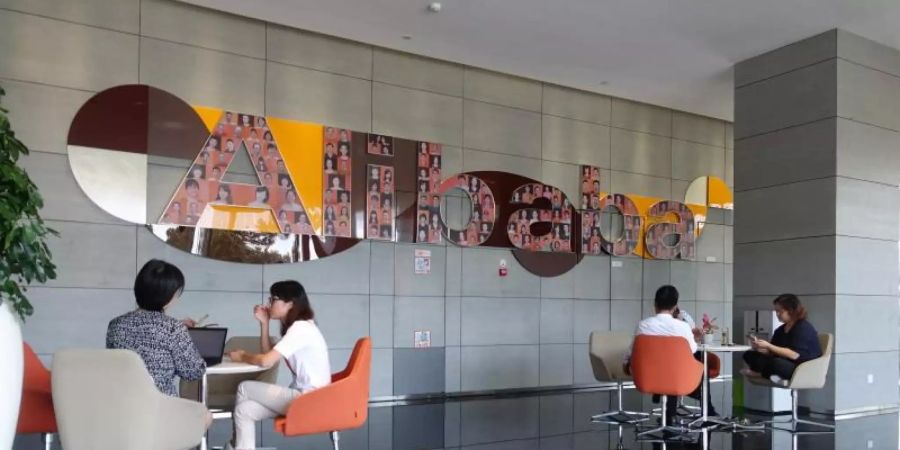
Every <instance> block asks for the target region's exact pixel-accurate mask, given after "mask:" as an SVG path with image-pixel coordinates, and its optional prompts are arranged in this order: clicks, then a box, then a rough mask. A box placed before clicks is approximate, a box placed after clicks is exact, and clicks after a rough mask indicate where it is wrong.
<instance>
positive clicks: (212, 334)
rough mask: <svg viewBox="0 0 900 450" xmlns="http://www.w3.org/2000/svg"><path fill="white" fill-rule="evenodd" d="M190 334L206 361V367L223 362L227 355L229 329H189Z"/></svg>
mask: <svg viewBox="0 0 900 450" xmlns="http://www.w3.org/2000/svg"><path fill="white" fill-rule="evenodd" d="M188 334H190V336H191V340H193V341H194V346H196V347H197V351H198V352H200V356H201V357H202V358H203V360H204V361H206V367H210V366H215V365H216V364H219V363H221V362H222V357H223V356H224V354H225V337H226V336H227V335H228V328H209V327H207V328H188Z"/></svg>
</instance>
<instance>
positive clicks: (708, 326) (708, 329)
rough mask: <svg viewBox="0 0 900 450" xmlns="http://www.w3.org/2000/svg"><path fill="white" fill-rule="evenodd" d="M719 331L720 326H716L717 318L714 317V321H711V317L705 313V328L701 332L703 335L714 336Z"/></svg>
mask: <svg viewBox="0 0 900 450" xmlns="http://www.w3.org/2000/svg"><path fill="white" fill-rule="evenodd" d="M718 329H719V326H718V325H716V317H713V318H712V319H710V318H709V315H707V314H706V313H703V326H702V327H701V328H700V330H701V331H702V332H703V334H713V333H715V332H716V330H718Z"/></svg>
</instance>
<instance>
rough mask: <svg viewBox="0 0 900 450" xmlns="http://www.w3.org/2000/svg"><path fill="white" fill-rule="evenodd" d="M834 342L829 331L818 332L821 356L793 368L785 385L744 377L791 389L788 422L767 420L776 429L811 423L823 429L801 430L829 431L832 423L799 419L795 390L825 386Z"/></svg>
mask: <svg viewBox="0 0 900 450" xmlns="http://www.w3.org/2000/svg"><path fill="white" fill-rule="evenodd" d="M833 344H834V336H833V335H832V334H830V333H821V334H819V346H820V347H821V348H822V356H820V357H818V358H816V359H811V360H809V361H806V362H805V363H802V364H800V365H799V366H797V368H796V369H794V375H793V376H791V379H790V380H789V381H788V382H787V384H786V385H780V384H775V383H772V382H771V381H769V380H768V379H766V378H763V377H746V378H747V380H748V381H750V382H751V383H753V384H757V385H760V386H766V387H775V388H781V389H790V390H791V420H790V422H778V421H774V420H773V421H769V422H768V423H769V424H770V425H771V427H772V428H774V429H776V430H783V431H790V432H792V433H796V432H799V431H801V430H798V426H799V425H803V424H805V425H813V426H817V427H822V428H824V429H823V430H802V432H804V433H815V432H820V433H831V432H834V425H830V424H827V423H821V422H813V421H811V420H804V419H800V418H799V417H798V416H797V391H799V390H801V389H822V388H823V387H824V386H825V378H826V377H827V376H828V365H829V363H830V362H831V350H832V347H833ZM781 424H790V428H782V427H778V426H776V425H781Z"/></svg>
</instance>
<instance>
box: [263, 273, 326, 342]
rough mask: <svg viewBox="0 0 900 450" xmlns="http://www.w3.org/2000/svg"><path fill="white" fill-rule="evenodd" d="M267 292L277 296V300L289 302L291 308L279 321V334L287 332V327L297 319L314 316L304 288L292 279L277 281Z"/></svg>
mask: <svg viewBox="0 0 900 450" xmlns="http://www.w3.org/2000/svg"><path fill="white" fill-rule="evenodd" d="M269 294H271V295H272V297H278V299H279V300H282V301H285V302H289V303H291V309H290V311H288V313H287V316H286V317H285V318H284V320H282V321H281V335H282V336H284V334H285V333H287V330H288V328H290V327H291V325H293V324H294V322H296V321H298V320H312V319H313V317H315V313H313V309H312V306H311V305H310V304H309V297H307V296H306V289H303V285H302V284H300V283H298V282H296V281H294V280H286V281H278V282H276V283H274V284H272V286H271V287H270V288H269Z"/></svg>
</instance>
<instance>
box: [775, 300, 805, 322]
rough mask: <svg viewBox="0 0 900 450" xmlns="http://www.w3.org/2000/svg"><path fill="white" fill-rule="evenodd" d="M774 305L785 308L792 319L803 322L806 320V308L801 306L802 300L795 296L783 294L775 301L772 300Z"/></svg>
mask: <svg viewBox="0 0 900 450" xmlns="http://www.w3.org/2000/svg"><path fill="white" fill-rule="evenodd" d="M772 304H773V305H778V306H781V307H782V308H784V309H785V311H787V312H788V313H789V314H790V315H791V319H794V320H802V319H805V318H806V308H805V307H804V306H803V305H801V304H800V298H798V297H797V296H796V295H794V294H781V295H779V296H778V297H776V298H775V300H772Z"/></svg>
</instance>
